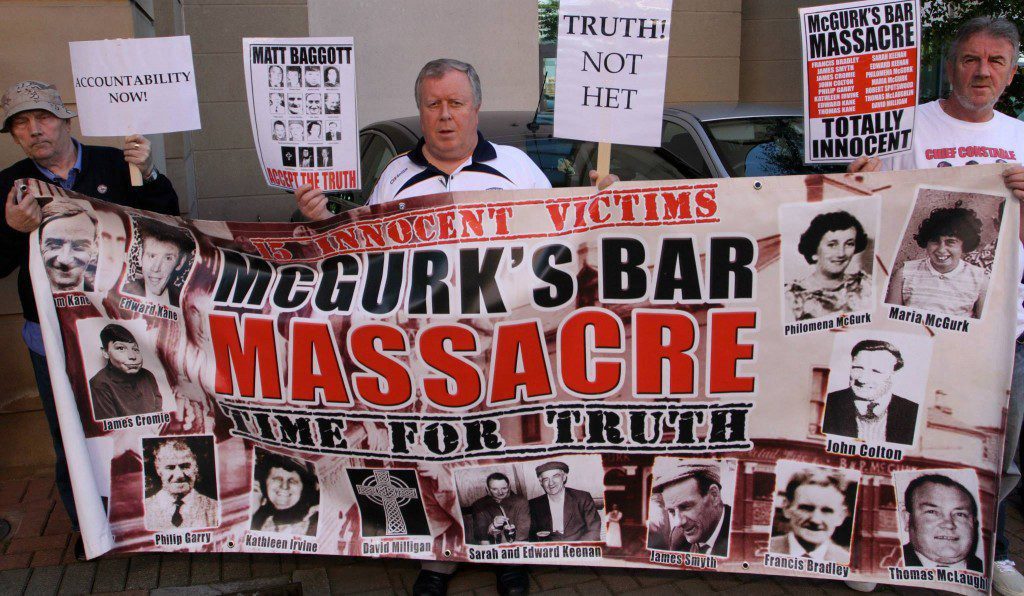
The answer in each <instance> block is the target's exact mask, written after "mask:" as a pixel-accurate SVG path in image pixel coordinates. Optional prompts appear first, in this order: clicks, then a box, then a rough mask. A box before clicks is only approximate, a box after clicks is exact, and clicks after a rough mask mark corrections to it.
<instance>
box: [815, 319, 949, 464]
mask: <svg viewBox="0 0 1024 596" xmlns="http://www.w3.org/2000/svg"><path fill="white" fill-rule="evenodd" d="M931 351H932V343H931V341H930V340H929V339H928V338H927V337H926V336H922V335H911V334H907V333H895V332H882V331H870V332H866V331H850V332H847V333H843V334H841V335H837V336H836V339H835V342H834V343H833V346H832V357H831V359H830V373H829V379H828V395H827V396H826V398H825V411H824V414H823V416H822V425H821V428H822V432H823V433H824V434H826V435H830V436H839V437H847V438H850V439H858V440H861V441H864V442H866V443H868V444H869V445H882V444H886V443H891V444H897V445H904V446H906V445H913V444H914V442H915V438H916V436H917V432H916V431H917V427H918V419H919V418H920V417H921V414H922V413H923V411H922V408H921V406H920V404H921V403H922V400H923V399H924V388H925V385H926V383H927V379H928V369H929V366H930V363H931Z"/></svg>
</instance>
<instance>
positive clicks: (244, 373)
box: [210, 313, 281, 399]
mask: <svg viewBox="0 0 1024 596" xmlns="http://www.w3.org/2000/svg"><path fill="white" fill-rule="evenodd" d="M242 328H243V329H244V331H243V334H244V335H245V339H244V341H243V340H242V338H240V337H239V336H238V318H237V316H236V315H233V314H219V313H210V342H211V343H212V344H213V357H214V362H215V363H216V364H215V366H216V369H217V374H216V380H215V382H214V391H216V392H217V393H220V394H221V395H235V381H237V382H238V395H240V396H242V397H256V373H257V369H258V370H259V379H260V390H261V393H262V394H261V396H260V397H262V398H263V399H281V375H280V373H279V371H278V365H277V346H276V345H275V339H274V319H272V318H270V317H259V316H251V315H249V316H243V317H242Z"/></svg>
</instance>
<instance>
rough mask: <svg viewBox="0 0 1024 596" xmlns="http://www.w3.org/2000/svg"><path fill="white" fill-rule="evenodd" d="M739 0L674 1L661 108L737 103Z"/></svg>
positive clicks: (740, 13) (741, 5)
mask: <svg viewBox="0 0 1024 596" xmlns="http://www.w3.org/2000/svg"><path fill="white" fill-rule="evenodd" d="M745 4H746V3H745V2H742V1H741V0H675V2H673V5H672V31H671V34H670V38H669V58H668V70H667V73H666V77H665V103H676V102H707V101H726V102H735V101H737V100H738V99H739V87H740V83H739V73H740V23H741V21H742V18H741V17H742V12H741V9H742V7H743V5H745Z"/></svg>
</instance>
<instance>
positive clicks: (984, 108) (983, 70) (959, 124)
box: [847, 17, 1024, 596]
mask: <svg viewBox="0 0 1024 596" xmlns="http://www.w3.org/2000/svg"><path fill="white" fill-rule="evenodd" d="M1019 56H1020V32H1019V31H1018V30H1017V27H1016V25H1014V24H1013V23H1012V22H1010V21H1009V20H1007V19H1005V18H1002V17H977V18H973V19H970V20H969V21H967V22H965V23H964V24H963V25H961V26H960V28H959V29H958V30H957V34H956V38H955V39H954V41H953V43H952V45H951V46H950V48H949V52H948V53H947V55H946V61H945V67H946V75H947V78H948V79H949V81H950V85H951V87H952V90H951V92H950V94H949V97H948V98H947V99H940V100H937V101H933V102H931V103H926V104H924V105H922V106H919V107H918V108H917V115H916V117H915V121H914V143H913V147H912V148H911V151H910V152H908V153H905V154H902V155H898V156H895V157H892V158H887V159H882V160H880V159H878V158H871V159H868V158H866V157H862V158H860V159H858V160H856V161H854V162H853V163H852V164H850V168H849V171H850V172H873V171H877V170H883V169H884V170H912V169H926V168H934V167H940V165H945V166H950V165H952V166H962V165H972V164H985V163H1007V164H1011V163H1012V164H1013V165H1007V166H1006V167H1005V169H1004V170H1003V180H1004V181H1005V182H1006V186H1007V188H1009V189H1010V190H1011V191H1012V192H1013V194H1014V196H1016V197H1017V198H1018V199H1020V200H1021V206H1022V210H1024V167H1022V166H1021V165H1020V162H1021V161H1024V122H1021V121H1020V120H1017V119H1016V118H1011V117H1010V116H1007V115H1005V114H1001V113H999V112H997V111H996V110H995V109H994V108H995V105H996V103H997V102H998V101H999V98H1000V97H1001V96H1002V94H1003V92H1004V91H1005V90H1006V87H1007V86H1009V84H1010V82H1011V81H1012V80H1013V77H1014V75H1016V73H1017V61H1018V59H1019ZM1020 234H1021V241H1022V242H1024V226H1022V227H1021V231H1020ZM1017 263H1018V264H1017V266H1018V270H1019V271H1021V272H1024V246H1021V247H1020V248H1019V249H1018V254H1017ZM1019 277H1020V274H1019V273H1018V278H1019ZM1022 304H1024V284H1021V285H1020V286H1019V288H1018V291H1017V330H1016V333H1017V343H1016V352H1015V355H1014V361H1013V382H1012V385H1011V387H1010V402H1009V408H1008V411H1007V416H1006V439H1005V442H1004V446H1003V477H1002V482H1001V483H1000V490H999V496H1000V504H999V514H998V518H997V519H998V521H997V525H996V556H995V563H994V565H993V570H992V587H993V588H994V589H995V591H996V592H999V593H1000V594H1003V595H1004V596H1009V595H1017V594H1024V576H1022V575H1021V574H1020V572H1019V571H1017V570H1016V569H1015V568H1014V564H1013V561H1012V560H1011V559H1010V556H1009V543H1008V541H1007V539H1006V535H1005V532H1004V527H1005V524H1006V511H1005V502H1006V497H1007V496H1008V495H1009V494H1010V493H1011V492H1013V490H1014V488H1016V486H1017V483H1018V482H1019V481H1020V477H1021V475H1020V470H1019V469H1018V468H1017V465H1016V463H1015V462H1014V461H1013V455H1014V454H1015V453H1017V444H1018V442H1019V440H1020V432H1021V423H1022V420H1024V343H1022V342H1024V306H1022ZM847 583H848V584H850V586H851V587H853V588H855V589H861V590H867V589H870V588H871V587H872V585H871V584H859V583H858V584H856V585H855V584H854V583H851V582H847Z"/></svg>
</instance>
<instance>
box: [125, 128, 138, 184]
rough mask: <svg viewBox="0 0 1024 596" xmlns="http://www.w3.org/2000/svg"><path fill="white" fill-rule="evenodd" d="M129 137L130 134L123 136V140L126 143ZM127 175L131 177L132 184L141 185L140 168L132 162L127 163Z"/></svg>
mask: <svg viewBox="0 0 1024 596" xmlns="http://www.w3.org/2000/svg"><path fill="white" fill-rule="evenodd" d="M130 137H131V135H128V136H127V137H125V138H124V142H125V143H127V142H128V139H129V138H130ZM128 175H129V176H130V177H131V179H132V186H142V170H140V169H139V166H137V165H135V164H133V163H130V164H128Z"/></svg>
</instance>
